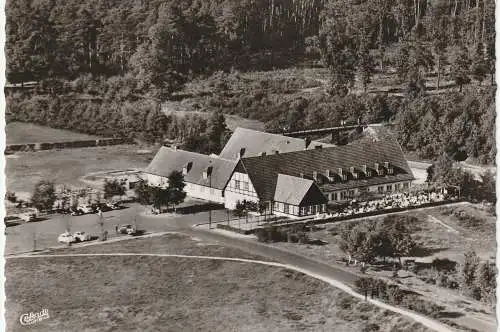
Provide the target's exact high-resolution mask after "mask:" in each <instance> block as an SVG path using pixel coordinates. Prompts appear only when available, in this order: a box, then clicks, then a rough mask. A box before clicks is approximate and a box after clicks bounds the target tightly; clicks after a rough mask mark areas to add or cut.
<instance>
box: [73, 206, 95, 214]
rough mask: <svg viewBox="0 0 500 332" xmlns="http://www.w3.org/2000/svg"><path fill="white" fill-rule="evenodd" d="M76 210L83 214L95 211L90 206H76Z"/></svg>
mask: <svg viewBox="0 0 500 332" xmlns="http://www.w3.org/2000/svg"><path fill="white" fill-rule="evenodd" d="M77 209H78V210H81V211H83V213H94V212H95V210H94V208H93V207H92V206H91V205H78V207H77Z"/></svg>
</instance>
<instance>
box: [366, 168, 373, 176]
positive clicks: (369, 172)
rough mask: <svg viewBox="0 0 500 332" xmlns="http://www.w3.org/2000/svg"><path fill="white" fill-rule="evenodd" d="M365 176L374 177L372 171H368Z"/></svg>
mask: <svg viewBox="0 0 500 332" xmlns="http://www.w3.org/2000/svg"><path fill="white" fill-rule="evenodd" d="M365 174H366V176H367V177H370V176H372V170H371V169H367V170H366V172H365Z"/></svg>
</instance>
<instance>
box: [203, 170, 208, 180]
mask: <svg viewBox="0 0 500 332" xmlns="http://www.w3.org/2000/svg"><path fill="white" fill-rule="evenodd" d="M206 179H208V172H207V171H203V180H206Z"/></svg>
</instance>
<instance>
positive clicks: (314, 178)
mask: <svg viewBox="0 0 500 332" xmlns="http://www.w3.org/2000/svg"><path fill="white" fill-rule="evenodd" d="M313 180H314V181H318V172H316V171H313Z"/></svg>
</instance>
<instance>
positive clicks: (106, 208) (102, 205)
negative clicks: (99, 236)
mask: <svg viewBox="0 0 500 332" xmlns="http://www.w3.org/2000/svg"><path fill="white" fill-rule="evenodd" d="M95 210H101V211H102V212H106V211H111V210H112V209H111V208H110V207H109V206H108V203H99V204H97V206H96V208H95Z"/></svg>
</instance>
